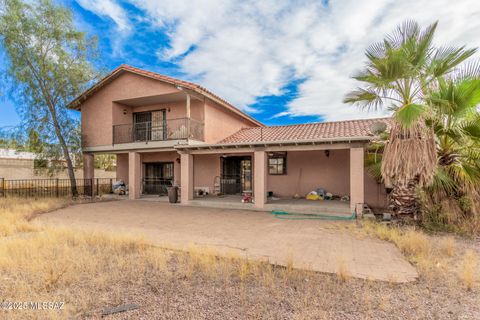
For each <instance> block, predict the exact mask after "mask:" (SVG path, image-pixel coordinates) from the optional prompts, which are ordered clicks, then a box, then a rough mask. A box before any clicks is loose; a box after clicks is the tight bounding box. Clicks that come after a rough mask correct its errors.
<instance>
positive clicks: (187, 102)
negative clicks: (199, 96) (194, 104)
mask: <svg viewBox="0 0 480 320" xmlns="http://www.w3.org/2000/svg"><path fill="white" fill-rule="evenodd" d="M186 108H187V110H186V118H187V119H190V95H189V94H188V93H187V101H186Z"/></svg>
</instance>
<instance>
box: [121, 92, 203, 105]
mask: <svg viewBox="0 0 480 320" xmlns="http://www.w3.org/2000/svg"><path fill="white" fill-rule="evenodd" d="M192 98H195V97H192ZM186 99H187V94H186V93H185V92H174V93H168V94H160V95H154V96H145V97H137V98H132V99H124V100H116V101H115V102H118V103H121V104H124V105H126V106H129V107H140V106H148V105H153V104H160V103H171V102H178V101H186Z"/></svg>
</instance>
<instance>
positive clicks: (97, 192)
mask: <svg viewBox="0 0 480 320" xmlns="http://www.w3.org/2000/svg"><path fill="white" fill-rule="evenodd" d="M96 183H97V191H96V192H97V194H96V195H97V196H98V194H99V189H98V178H97V181H96Z"/></svg>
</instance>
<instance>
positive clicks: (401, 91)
mask: <svg viewBox="0 0 480 320" xmlns="http://www.w3.org/2000/svg"><path fill="white" fill-rule="evenodd" d="M436 28H437V23H436V22H435V23H433V24H432V25H430V26H428V27H427V28H426V29H424V30H421V28H420V27H419V25H418V24H417V23H416V22H414V21H407V22H405V23H403V24H402V25H400V26H399V27H397V29H396V30H395V31H394V32H393V33H392V34H391V35H387V36H386V37H385V39H384V40H383V41H382V42H379V43H376V44H374V45H372V46H370V47H369V48H368V49H367V50H366V57H367V63H366V66H365V68H364V70H362V71H360V72H359V73H358V74H356V75H355V76H354V79H356V80H358V81H361V82H362V84H363V86H362V87H359V88H357V89H356V90H354V91H352V92H351V93H349V94H348V95H347V96H346V97H345V99H344V102H346V103H352V104H356V105H360V106H362V107H364V108H367V109H371V108H373V109H377V108H386V109H388V110H390V111H392V112H393V118H392V119H393V120H392V125H391V128H390V134H389V138H388V140H387V142H386V143H385V147H384V152H383V157H382V162H381V168H380V169H381V170H380V171H381V175H382V178H383V181H384V183H385V185H386V186H387V187H389V188H392V190H393V191H392V193H391V194H390V205H389V207H390V208H391V210H392V211H393V212H394V213H395V214H397V215H403V214H405V215H410V216H414V217H416V213H417V211H418V208H419V207H418V197H417V189H418V188H419V187H420V188H421V187H426V186H428V185H430V184H431V183H432V182H433V180H434V177H435V172H436V167H437V152H436V141H435V135H434V133H435V132H434V128H433V126H431V125H428V124H429V123H432V121H430V120H431V119H430V118H431V117H432V111H431V109H432V107H431V106H430V105H429V104H428V103H427V101H426V99H425V97H426V96H428V95H429V93H430V92H431V91H432V90H433V89H434V88H436V86H437V83H438V80H439V79H440V78H442V77H444V76H446V75H448V74H450V73H451V72H452V71H453V70H454V68H455V67H456V66H458V65H459V64H460V63H462V62H463V61H465V60H466V59H468V58H469V57H470V56H472V55H473V54H474V53H475V51H476V49H465V48H464V47H458V48H457V47H445V48H436V47H434V46H433V44H432V40H433V37H434V34H435V30H436ZM429 121H430V122H429Z"/></svg>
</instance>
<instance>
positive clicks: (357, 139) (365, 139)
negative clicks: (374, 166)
mask: <svg viewBox="0 0 480 320" xmlns="http://www.w3.org/2000/svg"><path fill="white" fill-rule="evenodd" d="M373 139H374V137H373V136H358V137H338V138H320V139H307V140H279V141H253V142H236V143H213V144H196V145H177V146H175V149H178V150H187V149H225V148H238V147H259V146H260V147H262V146H274V145H307V144H327V143H351V142H370V141H372V140H373Z"/></svg>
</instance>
